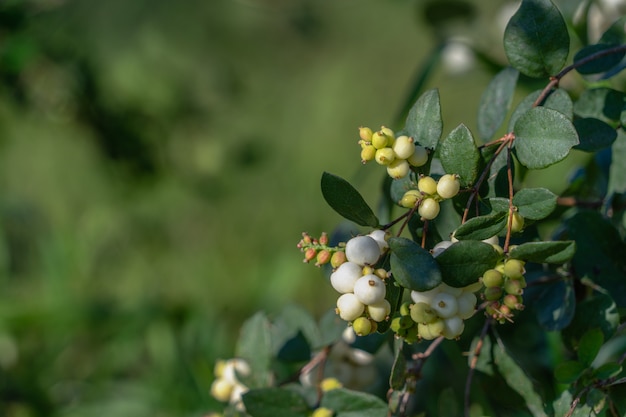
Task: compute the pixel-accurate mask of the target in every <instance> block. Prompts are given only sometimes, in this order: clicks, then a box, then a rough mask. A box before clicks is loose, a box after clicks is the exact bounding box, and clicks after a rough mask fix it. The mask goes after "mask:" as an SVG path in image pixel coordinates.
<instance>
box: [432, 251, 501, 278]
mask: <svg viewBox="0 0 626 417" xmlns="http://www.w3.org/2000/svg"><path fill="white" fill-rule="evenodd" d="M499 259H500V254H499V253H498V252H496V250H495V249H494V248H493V246H491V245H490V244H488V243H484V242H480V241H475V240H461V241H458V242H456V243H454V244H452V245H451V246H450V247H449V248H448V249H446V250H445V251H443V252H442V253H441V255H439V256H437V263H438V264H439V268H440V270H441V278H442V280H443V282H445V283H446V284H448V285H450V286H452V287H465V286H467V285H470V284H473V283H475V282H476V281H478V278H480V277H481V276H482V275H483V273H484V272H485V271H486V270H488V269H491V268H493V267H495V265H496V263H497V262H498V260H499Z"/></svg>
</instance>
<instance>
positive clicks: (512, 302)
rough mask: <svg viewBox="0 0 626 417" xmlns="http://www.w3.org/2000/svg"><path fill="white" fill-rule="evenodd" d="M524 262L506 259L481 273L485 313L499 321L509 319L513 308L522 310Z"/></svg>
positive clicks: (524, 285) (524, 283) (524, 284)
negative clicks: (485, 302)
mask: <svg viewBox="0 0 626 417" xmlns="http://www.w3.org/2000/svg"><path fill="white" fill-rule="evenodd" d="M524 272H526V270H525V269H524V262H523V261H520V260H519V259H511V258H509V259H507V260H506V261H504V262H502V263H500V264H498V265H497V266H496V267H495V268H494V269H489V270H487V271H485V273H484V274H483V276H482V278H481V281H482V283H483V285H484V287H485V289H484V291H483V298H484V299H485V300H486V301H487V305H486V307H485V313H486V314H487V315H489V316H491V317H493V318H494V319H495V320H497V321H498V322H500V323H504V322H505V321H506V320H509V321H510V320H511V317H512V316H513V312H514V311H515V310H523V309H524V303H523V300H522V294H523V292H524V288H526V280H525V279H524Z"/></svg>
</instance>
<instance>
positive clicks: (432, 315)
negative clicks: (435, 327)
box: [411, 303, 439, 324]
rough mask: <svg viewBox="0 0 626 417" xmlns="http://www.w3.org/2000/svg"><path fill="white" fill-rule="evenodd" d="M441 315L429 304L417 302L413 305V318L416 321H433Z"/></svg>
mask: <svg viewBox="0 0 626 417" xmlns="http://www.w3.org/2000/svg"><path fill="white" fill-rule="evenodd" d="M438 317H439V316H438V315H437V312H436V311H435V310H433V309H432V307H431V306H430V305H429V304H426V303H415V304H412V305H411V319H412V320H413V321H414V322H416V323H426V324H428V323H432V322H433V321H435V320H437V318H438Z"/></svg>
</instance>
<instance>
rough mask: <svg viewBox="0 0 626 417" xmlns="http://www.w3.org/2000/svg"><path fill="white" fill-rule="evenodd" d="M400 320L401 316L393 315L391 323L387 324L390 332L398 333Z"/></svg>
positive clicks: (400, 324) (400, 326)
mask: <svg viewBox="0 0 626 417" xmlns="http://www.w3.org/2000/svg"><path fill="white" fill-rule="evenodd" d="M400 320H401V317H394V318H393V319H392V320H391V324H390V325H389V328H390V329H391V331H392V332H394V333H398V332H399V331H400V330H401V329H402V323H401V322H400Z"/></svg>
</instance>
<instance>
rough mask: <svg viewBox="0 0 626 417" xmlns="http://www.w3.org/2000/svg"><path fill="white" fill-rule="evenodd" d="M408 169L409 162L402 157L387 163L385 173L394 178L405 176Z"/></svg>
mask: <svg viewBox="0 0 626 417" xmlns="http://www.w3.org/2000/svg"><path fill="white" fill-rule="evenodd" d="M410 170H411V168H410V167H409V163H408V162H407V161H406V160H404V159H396V160H394V161H393V162H392V163H390V164H389V165H387V174H389V176H390V177H391V178H393V179H396V180H398V179H400V178H404V177H406V176H407V175H408V174H409V171H410Z"/></svg>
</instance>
